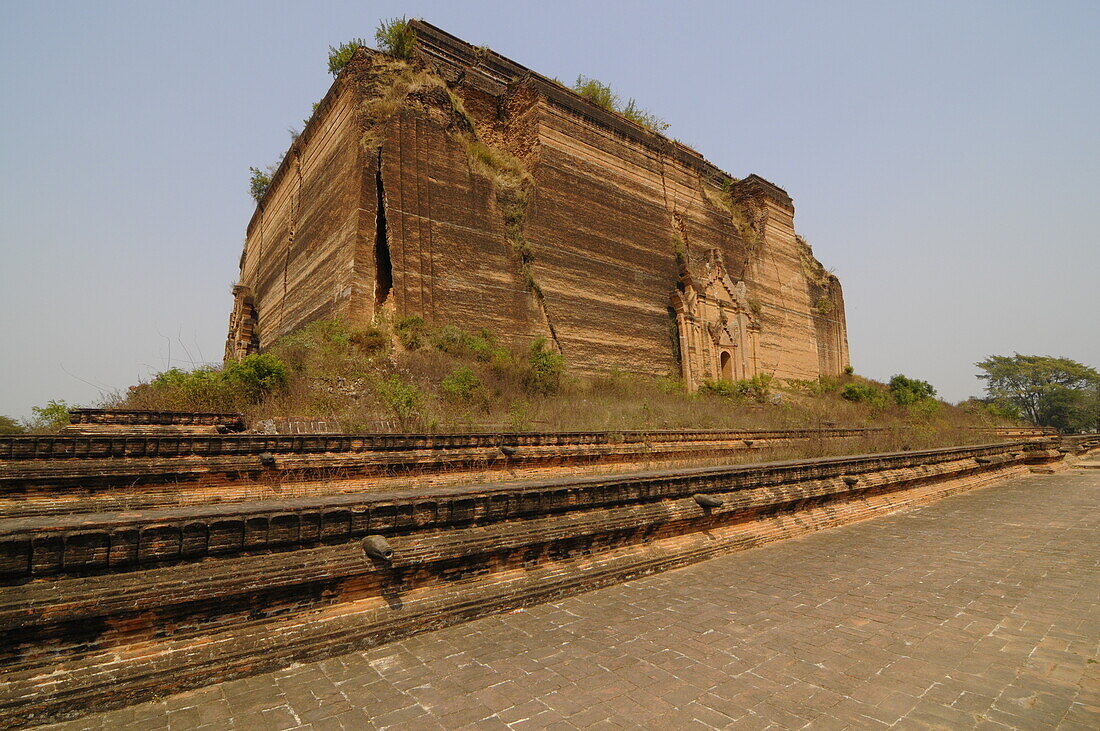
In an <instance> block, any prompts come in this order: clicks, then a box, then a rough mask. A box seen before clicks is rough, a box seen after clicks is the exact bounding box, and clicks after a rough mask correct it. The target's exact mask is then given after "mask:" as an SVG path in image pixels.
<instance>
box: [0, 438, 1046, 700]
mask: <svg viewBox="0 0 1100 731" xmlns="http://www.w3.org/2000/svg"><path fill="white" fill-rule="evenodd" d="M1044 447H1045V445H1044V444H1042V443H1038V444H1028V443H1026V442H1006V443H1002V444H994V445H986V446H981V447H966V448H953V449H941V450H929V451H924V452H904V453H898V454H889V455H867V456H861V457H846V458H827V459H819V460H808V461H796V462H787V463H774V464H765V465H745V466H739V467H726V468H698V469H692V470H678V471H672V472H649V473H636V474H633V475H630V476H625V475H622V476H610V477H606V476H601V477H590V478H570V479H557V480H543V481H529V482H519V483H493V484H487V485H466V486H450V487H438V488H428V489H421V490H406V491H403V492H400V491H391V492H377V493H368V494H362V495H346V496H341V495H336V496H332V495H329V496H321V497H312V498H295V499H287V500H282V501H261V502H253V503H233V504H226V505H197V506H193V507H181V508H169V509H158V510H150V511H126V512H118V513H87V514H74V515H72V516H68V517H66V516H38V517H34V516H30V517H24V518H19V519H11V520H8V521H5V530H7V533H6V534H5V536H4V540H3V541H2V542H0V543H2V545H3V546H4V547H5V548H4V552H3V553H2V556H3V558H4V570H5V572H6V574H7V578H6V581H7V582H8V583H9V585H8V586H7V587H4V588H0V632H3V640H4V641H3V642H2V643H0V645H2V646H3V648H4V650H3V653H4V654H3V663H4V665H3V667H4V677H3V679H2V681H0V717H4V718H8V719H10V720H20V719H22V720H27V719H30V718H44V717H49V716H51V715H56V714H59V713H72V712H78V711H79V710H80V709H83V708H87V707H95V706H100V705H104V704H108V705H109V704H118V703H124V702H128V701H132V700H135V699H141V698H143V697H147V696H148V695H149V694H150V693H155V692H165V691H170V690H173V689H180V688H184V687H189V686H193V685H196V684H201V683H206V682H210V681H211V680H212V679H217V678H231V677H236V676H240V675H246V674H250V673H254V672H257V671H258V670H261V669H265V668H275V667H280V666H283V665H286V664H288V663H291V662H293V661H296V660H303V659H311V658H317V657H322V656H327V655H332V654H334V653H339V652H343V651H347V650H351V649H355V648H359V647H364V646H370V645H372V644H376V643H378V642H382V641H386V640H388V639H392V638H394V637H399V636H403V635H407V634H410V633H412V632H417V631H421V630H423V629H426V628H430V627H435V626H444V625H447V624H452V623H455V622H459V621H463V620H465V619H468V618H470V617H473V616H479V615H482V614H484V613H486V612H492V611H499V610H501V609H506V608H510V607H516V606H523V605H526V604H530V603H534V602H539V601H545V600H547V599H549V598H553V597H557V596H564V595H568V594H571V593H575V592H577V591H581V590H585V589H589V588H593V587H596V586H601V585H606V584H609V583H614V582H616V581H621V580H623V579H625V578H629V577H632V576H637V575H641V574H645V573H650V572H653V571H660V570H664V569H668V568H673V567H676V566H681V565H685V564H688V563H692V562H695V561H699V560H702V559H704V558H708V557H711V556H715V555H719V554H722V553H726V552H729V551H734V550H739V549H743V548H747V547H751V546H755V545H759V544H761V543H764V542H768V541H773V540H777V539H781V538H788V537H791V536H795V535H800V534H802V533H805V532H807V531H812V530H817V529H820V528H824V527H830V526H833V525H839V524H842V523H845V522H851V521H853V520H860V519H863V518H866V517H870V516H873V515H876V514H881V513H883V512H889V511H893V510H897V509H900V508H903V507H908V506H911V505H914V504H920V503H922V502H925V501H928V500H932V499H936V498H938V497H942V496H943V495H947V494H951V493H953V492H957V491H959V490H965V489H970V488H973V487H976V486H980V485H984V484H988V483H989V482H991V481H996V480H1000V479H1004V478H1006V477H1009V476H1012V475H1018V474H1021V473H1022V472H1026V470H1027V469H1028V465H1029V464H1033V463H1037V462H1039V463H1042V462H1049V461H1051V460H1053V459H1057V458H1058V456H1059V455H1058V453H1057V452H1055V451H1052V450H1048V449H1045V448H1044ZM699 493H706V494H709V495H711V496H712V497H713V498H716V499H718V500H721V505H719V506H716V507H704V506H703V505H701V504H700V501H698V500H697V499H696V498H695V497H693V496H694V495H696V494H699ZM372 534H380V535H383V536H385V537H386V538H387V539H388V540H389V542H390V543H391V544H392V546H393V549H394V555H393V559H392V561H389V562H386V561H382V562H379V561H378V560H374V559H370V558H368V557H367V556H365V555H364V553H363V549H362V548H361V547H360V546H359V543H358V539H359V538H361V537H363V536H365V535H372ZM203 557H206V560H197V559H202V558H203ZM28 576H30V577H32V578H33V579H34V580H31V581H29V582H27V577H28Z"/></svg>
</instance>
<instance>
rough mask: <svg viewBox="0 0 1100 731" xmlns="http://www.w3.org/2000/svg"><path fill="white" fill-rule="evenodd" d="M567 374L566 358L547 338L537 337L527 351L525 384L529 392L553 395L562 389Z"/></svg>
mask: <svg viewBox="0 0 1100 731" xmlns="http://www.w3.org/2000/svg"><path fill="white" fill-rule="evenodd" d="M564 374H565V358H563V357H562V356H561V355H559V354H558V353H555V352H554V351H553V349H551V348H550V345H549V344H548V343H547V342H546V338H544V337H542V336H541V335H540V336H539V337H537V338H535V340H534V342H532V343H531V347H530V349H529V350H528V351H527V372H526V373H525V374H524V378H523V385H524V388H526V389H527V391H528V392H529V393H533V394H541V395H544V396H546V395H551V394H555V393H557V392H558V391H559V390H560V389H561V381H562V376H563V375H564Z"/></svg>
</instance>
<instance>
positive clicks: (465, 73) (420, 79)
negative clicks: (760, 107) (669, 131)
mask: <svg viewBox="0 0 1100 731" xmlns="http://www.w3.org/2000/svg"><path fill="white" fill-rule="evenodd" d="M411 26H412V28H413V30H414V32H415V33H416V36H417V45H416V57H417V58H416V59H414V60H413V61H411V62H405V61H401V60H398V59H394V58H391V57H389V56H386V55H384V54H381V53H378V52H374V51H370V50H368V49H360V50H359V51H358V52H357V53H356V54H355V56H354V57H353V58H352V60H351V62H350V63H349V64H348V66H347V67H346V68H345V69H344V70H343V71H342V72H341V73H340V75H339V77H338V78H337V79H336V81H335V83H334V84H333V85H332V88H331V89H330V90H329V92H328V93H327V94H326V95H325V98H324V99H323V100H322V101H321V103H320V104H319V106H318V107H317V110H316V112H315V113H314V115H313V117H312V118H311V119H310V120H309V123H308V124H307V126H306V128H305V130H304V131H303V132H302V134H301V135H300V136H299V137H298V138H297V140H296V141H295V142H294V143H293V144H292V145H291V147H290V150H289V151H288V152H287V154H286V157H285V158H284V160H283V162H282V164H281V166H280V167H279V169H278V170H277V172H276V173H275V175H274V177H273V180H272V183H271V185H270V187H269V189H268V190H267V192H266V194H265V195H264V197H263V198H262V200H261V201H260V204H259V206H258V207H257V209H256V212H255V214H254V215H253V217H252V221H251V222H250V224H249V227H248V236H247V240H246V243H245V248H244V251H243V253H242V255H241V260H240V266H241V272H240V281H239V283H238V284H237V285H236V287H235V288H234V308H233V313H232V316H231V318H230V330H229V337H228V340H227V344H226V357H227V358H236V357H241V356H243V355H245V354H248V353H251V352H257V351H259V350H262V349H263V348H265V347H267V346H268V345H270V344H271V343H272V342H273V341H274V340H276V339H277V338H279V337H280V336H282V335H285V334H286V333H288V332H290V331H292V330H294V329H296V328H298V327H300V326H301V325H303V324H305V323H307V322H309V321H311V320H315V319H320V318H328V317H337V316H339V317H342V318H344V319H346V320H347V321H348V322H349V323H352V324H355V325H361V324H366V323H369V322H372V321H377V320H385V321H388V322H390V323H396V322H399V321H400V320H402V319H404V318H406V317H410V316H419V317H422V318H424V320H425V321H427V322H428V323H429V324H436V325H454V326H457V327H459V328H462V329H466V330H476V329H479V328H488V329H489V330H491V331H493V332H494V333H495V334H496V335H497V336H498V337H500V338H501V340H502V341H505V342H512V343H522V342H525V341H527V340H530V339H532V338H535V337H538V336H544V337H546V338H547V339H548V341H550V342H551V343H552V344H553V346H554V347H555V348H557V349H558V350H559V351H560V352H561V353H562V354H563V355H564V356H565V357H566V359H567V362H568V363H569V365H570V367H571V368H572V369H574V370H575V371H578V372H598V371H606V370H609V369H612V368H618V369H621V370H631V371H636V372H641V373H649V374H655V375H662V374H666V373H669V372H676V371H677V370H678V371H679V372H681V373H682V375H683V377H684V380H685V382H686V383H687V385H688V387H689V388H693V387H695V386H697V385H698V384H699V383H700V382H701V381H702V380H704V379H713V378H722V377H724V378H731V379H735V378H746V377H750V376H752V375H754V374H757V373H769V374H772V375H775V376H777V377H780V378H816V377H817V376H819V375H832V374H837V373H839V372H840V371H842V370H843V369H844V367H845V366H847V365H848V362H849V361H848V345H847V334H846V329H845V320H844V301H843V296H842V294H841V289H840V284H839V282H838V281H837V279H836V277H834V276H832V275H831V274H829V273H828V272H827V271H825V269H824V268H823V267H822V266H821V264H820V263H819V262H818V261H817V260H816V259H815V258H814V255H813V252H812V251H811V249H810V247H809V246H808V245H807V244H806V243H805V241H803V240H802V239H801V238H800V237H797V236H796V235H795V232H794V207H793V205H792V202H791V198H790V196H788V195H787V193H786V192H785V191H783V190H782V189H781V188H779V187H777V186H775V185H773V184H772V183H769V182H768V181H766V180H764V179H763V178H760V177H758V176H756V175H750V176H748V177H746V178H744V179H743V180H736V179H734V178H732V177H731V176H729V175H727V174H726V173H724V172H722V171H721V170H719V169H718V168H717V167H715V166H714V165H712V164H710V163H709V162H707V161H706V160H705V159H704V158H703V157H702V156H701V155H699V153H697V152H696V151H694V150H692V149H690V148H688V147H686V146H684V145H682V144H680V143H678V142H675V141H672V140H670V139H668V138H666V137H664V136H662V135H660V134H657V133H655V132H652V131H650V130H649V129H647V128H645V127H643V126H641V125H638V124H635V123H634V122H632V121H630V120H627V119H626V118H624V117H622V116H620V115H618V114H615V113H613V112H610V111H608V110H606V109H604V108H602V107H600V106H599V105H596V104H594V103H592V102H589V101H588V100H586V99H584V98H582V97H581V96H579V95H578V94H575V93H574V92H572V91H570V90H569V89H566V88H564V87H563V86H561V85H560V84H558V83H556V82H554V81H551V80H550V79H547V78H546V77H544V76H541V75H539V74H538V73H535V72H533V71H531V70H530V69H527V68H524V67H523V66H520V65H519V64H517V63H515V62H513V61H510V60H509V59H506V58H504V57H502V56H500V55H498V54H496V53H493V52H492V51H489V50H488V49H485V48H477V47H474V46H471V45H469V44H467V43H465V42H463V41H461V40H459V39H457V38H455V37H453V36H451V35H449V34H447V33H445V32H443V31H441V30H440V29H438V28H435V27H434V26H432V25H430V24H428V23H424V22H422V21H411Z"/></svg>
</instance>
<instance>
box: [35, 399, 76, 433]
mask: <svg viewBox="0 0 1100 731" xmlns="http://www.w3.org/2000/svg"><path fill="white" fill-rule="evenodd" d="M31 413H32V414H34V418H33V419H32V420H31V421H30V423H29V424H28V426H29V427H30V428H31V429H32V430H34V431H57V430H58V429H60V428H61V427H63V426H66V425H68V423H69V405H68V404H67V403H65V402H64V401H49V402H47V403H46V405H45V406H32V407H31Z"/></svg>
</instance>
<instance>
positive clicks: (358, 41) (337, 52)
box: [328, 38, 367, 77]
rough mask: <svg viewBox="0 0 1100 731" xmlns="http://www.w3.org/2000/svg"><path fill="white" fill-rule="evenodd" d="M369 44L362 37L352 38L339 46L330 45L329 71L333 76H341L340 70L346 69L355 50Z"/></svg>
mask: <svg viewBox="0 0 1100 731" xmlns="http://www.w3.org/2000/svg"><path fill="white" fill-rule="evenodd" d="M366 45H367V42H366V41H364V40H363V39H362V38H352V39H351V40H350V41H348V42H347V43H341V44H340V45H339V46H335V47H333V46H329V47H328V72H329V73H330V74H332V75H333V77H336V76H339V75H340V72H341V71H343V70H344V67H345V66H347V65H348V62H349V61H351V57H352V56H354V55H355V52H356V51H358V50H359V49H360V48H363V47H364V46H366Z"/></svg>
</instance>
